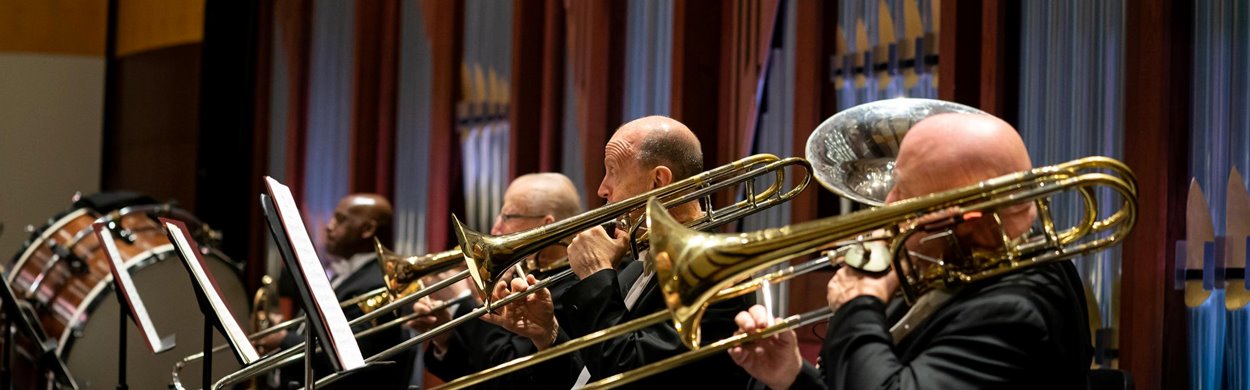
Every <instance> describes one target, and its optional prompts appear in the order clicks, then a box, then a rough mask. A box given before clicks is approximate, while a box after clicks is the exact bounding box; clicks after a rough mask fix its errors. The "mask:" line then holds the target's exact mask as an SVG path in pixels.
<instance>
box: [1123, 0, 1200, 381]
mask: <svg viewBox="0 0 1250 390" xmlns="http://www.w3.org/2000/svg"><path fill="white" fill-rule="evenodd" d="M1192 21H1193V14H1192V8H1191V7H1190V6H1189V5H1186V4H1182V3H1181V2H1174V1H1167V0H1143V1H1130V2H1127V5H1126V9H1125V31H1126V32H1127V35H1126V36H1125V48H1124V55H1125V58H1124V63H1125V64H1133V66H1131V67H1127V68H1126V69H1125V71H1124V77H1125V78H1124V85H1125V90H1124V128H1125V134H1126V135H1127V137H1125V144H1124V160H1125V163H1127V164H1128V165H1129V167H1131V168H1132V169H1133V171H1134V172H1135V173H1136V174H1137V184H1138V188H1141V189H1143V190H1142V191H1139V192H1138V209H1139V214H1138V219H1137V225H1136V227H1135V228H1134V230H1133V234H1132V235H1130V236H1129V237H1128V238H1127V239H1126V240H1125V241H1124V252H1123V258H1124V265H1123V270H1122V271H1121V275H1122V276H1121V296H1123V297H1124V299H1123V300H1122V301H1121V302H1120V325H1121V329H1120V368H1121V369H1124V370H1127V371H1128V372H1129V373H1131V374H1132V375H1133V377H1134V379H1135V381H1136V383H1137V388H1138V389H1142V390H1154V389H1179V388H1186V387H1188V374H1189V372H1188V371H1189V370H1188V366H1189V364H1188V358H1187V356H1188V355H1187V352H1186V346H1185V343H1186V337H1185V335H1186V332H1187V329H1186V323H1185V314H1184V313H1185V311H1184V302H1183V301H1182V299H1183V295H1182V293H1181V292H1180V291H1176V290H1174V289H1173V288H1172V287H1171V286H1172V283H1171V281H1172V280H1171V277H1172V273H1171V270H1173V269H1174V266H1175V264H1176V259H1175V258H1174V257H1175V256H1174V253H1175V252H1174V251H1173V248H1174V246H1175V243H1176V241H1177V240H1178V239H1182V238H1184V234H1185V195H1186V190H1187V185H1188V179H1189V171H1188V164H1189V163H1188V162H1189V138H1190V127H1189V123H1190V122H1189V116H1190V112H1189V104H1190V103H1189V102H1190V101H1191V99H1190V96H1189V95H1190V84H1189V80H1191V79H1192V72H1193V71H1192V68H1191V66H1192V65H1191V63H1190V61H1191V58H1192V57H1193V47H1192V42H1193V37H1192V26H1193V24H1192V23H1193V22H1192Z"/></svg>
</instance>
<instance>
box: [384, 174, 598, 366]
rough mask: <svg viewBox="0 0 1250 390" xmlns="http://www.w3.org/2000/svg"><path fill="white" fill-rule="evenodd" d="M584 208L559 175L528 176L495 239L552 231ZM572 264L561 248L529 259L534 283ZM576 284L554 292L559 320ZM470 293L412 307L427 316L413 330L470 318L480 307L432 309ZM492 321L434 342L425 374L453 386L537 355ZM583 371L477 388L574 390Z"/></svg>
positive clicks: (515, 187)
mask: <svg viewBox="0 0 1250 390" xmlns="http://www.w3.org/2000/svg"><path fill="white" fill-rule="evenodd" d="M581 204H582V202H581V196H579V195H578V192H577V188H576V187H574V186H573V182H572V181H570V180H569V178H568V177H566V176H564V175H562V174H559V173H535V174H528V175H523V176H520V177H518V178H516V180H513V181H512V184H510V185H509V186H508V190H507V191H506V192H505V193H504V200H503V207H502V208H501V209H500V210H499V214H498V215H497V216H496V217H495V225H494V226H493V227H492V228H491V234H493V235H502V234H510V233H515V232H519V231H523V230H528V229H533V228H536V227H540V226H543V225H547V224H550V223H552V222H555V221H559V220H562V219H565V218H568V217H571V216H573V215H576V214H578V213H580V212H581V211H582V206H581ZM567 258H568V255H567V254H566V253H565V248H564V246H563V245H561V244H557V245H553V246H550V247H548V248H546V249H543V250H541V251H539V252H538V253H537V254H536V255H534V256H531V257H530V258H528V259H526V261H525V268H526V269H527V270H529V272H530V273H531V274H532V275H531V276H532V277H534V278H536V279H542V278H546V277H549V276H551V275H553V274H555V273H557V272H558V269H553V268H556V267H560V266H561V265H563V264H565V263H566V259H567ZM574 282H576V281H575V280H572V279H565V280H564V281H562V282H560V283H556V284H554V285H552V286H551V288H550V290H549V294H550V297H549V298H548V299H551V298H554V299H555V300H556V302H557V304H556V305H555V307H554V308H553V312H554V315H555V316H557V317H560V316H562V315H563V308H562V305H560V304H559V302H560V296H561V295H562V294H563V293H564V291H565V290H566V289H568V287H569V286H571V285H572V284H573V283H574ZM469 288H470V287H469V285H468V283H467V281H466V283H459V284H456V285H454V287H452V288H448V289H445V290H448V291H446V292H447V293H449V294H448V295H449V296H448V295H444V296H442V297H436V298H435V299H422V300H420V301H418V302H417V303H415V304H414V305H413V312H415V313H419V314H426V315H424V316H422V317H419V318H417V319H414V320H413V321H410V322H409V323H408V326H409V327H411V328H413V329H415V330H417V331H419V332H425V331H427V330H429V329H431V328H434V327H436V326H438V325H441V324H444V323H446V322H448V321H450V320H451V318H452V316H453V312H454V315H455V316H462V315H465V314H466V313H468V312H469V311H471V310H472V309H473V306H477V305H457V307H456V308H455V310H439V311H437V312H435V311H432V310H431V309H432V308H434V307H437V306H441V305H442V304H443V302H442V301H441V300H439V299H448V298H454V297H456V296H463V295H467V294H469V290H468V289H469ZM501 288H502V286H501ZM479 304H480V303H479ZM492 319H494V318H493V317H489V316H488V317H487V318H484V320H487V321H469V322H466V323H464V324H462V325H460V326H457V327H455V328H453V330H452V331H449V332H445V333H442V334H440V335H439V336H437V337H435V338H433V339H432V340H431V341H430V343H431V347H430V348H428V349H426V355H425V364H426V368H427V369H429V371H430V373H432V374H434V375H435V376H438V377H439V378H440V379H443V380H445V381H450V380H452V379H456V378H459V377H461V376H464V375H467V374H471V373H474V372H478V371H482V370H485V369H487V368H490V367H493V366H495V365H498V364H500V363H504V362H507V361H509V360H512V359H515V358H518V357H522V356H526V355H531V354H533V353H534V352H535V351H536V349H537V348H536V347H535V345H534V343H533V342H532V341H530V338H528V337H525V336H520V335H517V334H514V333H512V332H509V331H507V330H504V329H502V328H500V327H499V326H497V325H493V324H491V323H489V322H488V321H489V320H492ZM580 370H581V365H580V363H579V362H578V361H573V362H572V363H571V364H568V363H567V362H566V364H565V365H561V366H551V367H547V366H544V367H539V368H538V369H533V370H524V371H522V372H518V373H515V374H512V375H509V376H507V377H505V378H501V379H499V380H497V381H492V382H489V383H486V384H483V385H479V386H478V387H477V388H501V389H502V388H509V389H511V388H552V387H558V388H569V387H571V386H572V385H573V380H575V379H576V378H577V374H578V372H580ZM553 371H554V372H553ZM561 378H562V379H561Z"/></svg>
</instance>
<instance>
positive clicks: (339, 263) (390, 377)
mask: <svg viewBox="0 0 1250 390" xmlns="http://www.w3.org/2000/svg"><path fill="white" fill-rule="evenodd" d="M391 215H392V211H391V203H390V202H388V201H387V200H386V198H383V197H382V196H379V195H375V194H352V195H348V196H345V197H343V198H342V199H341V200H339V203H338V205H337V206H336V207H335V208H334V217H333V219H331V220H330V222H329V223H328V224H326V228H325V251H326V253H328V254H329V255H330V256H331V259H332V260H331V262H330V263H329V264H327V268H328V269H327V271H328V273H330V286H331V287H333V288H334V294H335V295H336V296H337V297H338V300H339V301H346V300H348V299H351V298H355V297H357V296H359V295H363V294H366V293H368V292H371V291H374V290H376V289H378V288H381V287H383V286H384V282H383V280H382V270H381V267H380V266H379V264H378V261H377V253H376V252H375V251H374V244H373V240H374V237H377V238H378V239H379V240H380V241H382V242H383V243H384V244H389V242H390V239H391ZM343 314H344V315H346V317H347V319H348V320H351V319H354V318H356V317H359V316H361V315H364V313H363V312H362V311H361V310H360V308H359V307H357V306H354V305H353V306H350V307H344V308H343ZM387 318H388V317H382V319H379V320H378V322H382V321H385V320H386V319H387ZM391 318H393V317H391ZM368 326H369V325H368V324H365V325H362V326H359V327H356V328H355V329H353V330H354V331H361V330H363V329H364V328H367V327H368ZM304 329H305V328H302V327H301V328H300V329H299V330H297V331H293V332H287V331H285V330H283V331H279V332H277V333H275V334H273V335H270V336H266V337H265V338H263V339H261V340H257V341H256V342H255V343H256V344H257V347H258V348H259V349H260V350H261V351H262V352H263V353H267V352H268V351H271V350H274V349H275V348H282V349H287V348H291V347H294V346H295V345H296V344H298V343H300V342H303V341H304V338H305V336H304V334H303V333H304ZM356 341H357V343H359V345H360V351H361V353H363V354H364V355H365V356H369V355H373V354H376V353H378V352H382V351H383V350H385V349H386V348H389V347H390V346H392V345H395V344H398V343H399V342H401V341H403V333H402V332H401V329H399V328H393V329H390V330H387V331H383V332H379V333H377V334H375V335H372V336H370V337H364V338H359V339H357V340H356ZM320 356H321V358H320V359H318V362H317V363H318V364H317V366H316V368H315V372H316V373H317V375H318V376H323V375H327V374H329V373H330V372H332V371H331V366H330V364H329V361H328V360H326V359H325V357H324V355H320ZM413 357H414V356H413V355H412V354H401V355H399V356H398V357H397V358H396V359H395V360H396V363H397V364H394V365H388V366H385V367H383V368H381V369H377V370H374V371H369V372H368V373H367V374H365V375H351V376H348V377H347V378H345V379H344V380H342V381H339V382H336V383H334V384H333V385H332V386H334V387H336V388H345V389H346V388H384V389H402V388H406V387H407V378H408V372H409V368H408V367H411V366H412V363H411V361H412V359H413ZM280 377H281V378H282V379H281V382H280V383H284V384H298V382H300V381H302V380H303V378H304V376H303V367H300V366H298V365H295V366H293V367H288V368H286V369H283V370H282V371H281V373H280ZM293 382H294V383H293Z"/></svg>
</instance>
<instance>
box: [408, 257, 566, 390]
mask: <svg viewBox="0 0 1250 390" xmlns="http://www.w3.org/2000/svg"><path fill="white" fill-rule="evenodd" d="M552 274H554V272H553V273H543V274H535V275H534V276H535V277H536V278H538V279H544V278H547V277H550V276H551V275H552ZM576 281H577V280H576V279H575V278H566V279H564V280H562V281H560V282H557V283H555V284H553V285H551V286H549V287H548V290H549V291H550V292H551V299H552V302H553V304H554V307H555V314H556V320H557V321H558V322H559V323H561V324H563V323H564V321H566V316H565V310H564V305H563V304H562V303H561V302H562V300H561V297H562V296H563V295H564V293H565V291H567V290H568V288H569V287H570V286H572V285H573V283H575V282H576ZM474 308H475V307H473V305H468V304H462V305H460V306H459V307H457V310H456V313H455V316H463V315H465V314H468V312H470V311H472V310H473V309H474ZM537 351H538V348H537V347H535V346H534V343H533V342H531V341H530V340H529V339H528V338H525V337H522V336H519V335H517V334H515V333H512V332H510V331H508V330H506V329H504V328H501V327H498V326H496V325H494V324H491V323H489V322H486V321H482V320H480V319H479V320H472V321H468V322H465V323H463V324H461V325H460V326H457V327H455V328H453V329H452V331H451V337H450V338H449V339H448V342H447V353H446V354H444V355H443V356H442V359H439V358H437V357H436V356H435V354H434V348H433V347H430V348H426V352H425V365H426V366H425V367H426V369H428V370H429V371H430V373H432V374H434V375H435V376H438V377H439V378H440V379H443V380H446V381H450V380H453V379H456V378H459V377H461V376H465V375H468V374H472V373H477V372H481V371H484V370H486V369H488V368H491V367H494V366H496V365H499V364H502V363H506V362H508V361H511V360H513V359H516V358H519V357H522V356H529V355H532V354H534V353H535V352H537ZM581 369H582V364H581V360H580V359H574V360H571V361H570V360H562V361H557V362H550V363H545V364H540V365H538V366H536V367H533V368H531V369H526V370H521V371H519V372H516V373H513V374H510V375H507V376H504V377H502V378H497V379H493V380H491V381H489V382H486V383H483V384H480V385H477V386H475V387H474V388H476V389H517V388H531V389H533V388H537V389H552V388H559V389H567V388H570V387H572V386H573V382H574V381H576V380H577V375H578V374H580V373H581Z"/></svg>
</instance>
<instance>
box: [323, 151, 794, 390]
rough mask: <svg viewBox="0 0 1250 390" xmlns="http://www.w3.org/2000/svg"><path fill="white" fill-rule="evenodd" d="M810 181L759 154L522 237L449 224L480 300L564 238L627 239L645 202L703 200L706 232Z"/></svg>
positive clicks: (697, 224)
mask: <svg viewBox="0 0 1250 390" xmlns="http://www.w3.org/2000/svg"><path fill="white" fill-rule="evenodd" d="M791 167H793V168H795V169H801V170H802V173H803V174H802V175H800V176H798V177H797V180H796V181H795V183H794V184H793V185H790V186H787V183H786V172H785V171H786V169H787V168H791ZM763 176H772V177H773V179H772V181H771V182H770V183H769V185H768V187H766V188H764V189H763V190H759V191H757V189H756V188H755V180H756V179H757V178H760V177H763ZM810 182H811V165H810V164H809V163H808V162H807V160H804V159H802V158H797V157H791V158H785V159H782V158H778V157H777V156H774V155H771V154H758V155H754V156H750V157H746V158H743V159H741V160H738V161H735V162H733V163H730V164H727V165H723V166H720V167H717V168H714V169H712V170H710V171H705V172H703V173H700V174H699V175H696V176H693V177H690V178H687V179H684V180H680V181H677V182H673V183H670V184H669V185H667V186H664V187H661V188H658V189H654V190H651V191H649V192H646V193H643V194H640V195H638V196H634V197H631V198H629V199H626V200H623V201H620V202H617V203H613V204H609V205H607V206H604V207H601V208H598V209H595V210H591V211H587V212H585V213H582V214H578V215H576V216H573V217H570V218H567V219H564V220H560V221H556V222H554V223H551V224H548V225H544V226H541V227H538V228H534V229H530V230H526V231H523V232H517V233H513V234H507V235H501V236H487V235H484V234H481V233H478V232H474V231H472V230H469V229H468V228H466V227H465V226H464V225H463V224H461V223H460V222H459V220H455V218H454V216H453V222H454V224H455V230H456V235H457V238H459V239H460V244H461V248H462V249H463V251H464V255H465V261H466V262H467V263H468V265H469V269H468V270H467V272H468V273H469V274H470V276H469V277H471V278H472V280H473V284H474V288H476V289H478V290H479V291H482V292H484V293H483V294H482V295H483V296H486V297H489V291H490V290H489V286H493V285H494V284H495V283H496V282H497V279H498V278H499V277H500V275H501V274H503V273H504V271H506V270H507V269H508V268H511V267H512V266H513V265H515V264H517V263H519V262H521V261H522V260H523V259H524V258H525V257H527V256H529V255H531V254H534V253H537V252H538V251H540V250H542V249H543V248H546V247H548V246H549V245H552V244H554V243H556V242H559V241H560V240H562V239H565V238H566V237H568V236H571V235H573V234H576V233H578V232H581V231H583V230H586V229H590V228H592V227H595V226H599V225H602V224H605V223H608V222H613V221H619V222H618V224H620V225H624V226H629V227H630V229H629V230H630V231H631V232H630V235H631V236H633V235H634V233H635V232H634V230H636V227H637V226H640V225H641V224H642V222H643V221H642V217H643V214H645V213H644V211H645V205H646V201H647V199H649V198H652V197H655V198H659V199H663V201H662V202H663V204H664V205H665V207H673V206H677V205H681V204H685V203H689V202H692V201H702V202H703V204H704V206H705V207H704V210H705V214H704V216H703V217H701V218H699V219H696V220H694V221H691V222H690V224H691V227H692V228H694V229H699V230H706V229H712V228H716V227H719V226H721V225H723V224H726V223H729V222H732V221H735V220H737V219H740V218H743V217H745V216H748V215H751V214H754V213H756V212H759V211H761V210H764V209H767V208H769V207H772V206H775V205H778V204H781V203H784V202H786V201H789V200H790V199H793V198H794V197H795V196H798V194H799V193H800V192H802V191H803V189H804V188H806V187H807V185H808V184H809V183H810ZM739 185H745V190H744V191H745V193H744V199H743V200H740V201H737V202H735V203H733V204H731V205H729V206H727V207H724V208H722V209H719V210H714V209H712V207H711V204H712V203H711V196H712V194H714V193H716V192H718V191H722V190H726V189H731V188H734V187H736V186H739ZM633 214H638V216H637V217H634V216H632V215H633ZM646 239H647V238H646V235H643V236H640V237H639V238H638V241H639V242H637V243H635V244H634V247H635V248H637V247H638V246H639V245H643V241H646ZM457 276H460V275H457ZM572 276H573V271H572V270H571V269H566V270H564V271H561V272H560V273H557V274H556V275H552V276H550V277H547V278H545V279H543V280H541V281H539V282H538V284H535V285H534V286H531V287H530V288H529V289H528V290H526V291H525V292H521V293H516V294H512V295H509V296H507V297H505V298H503V299H501V300H499V301H497V302H490V301H487V302H485V303H484V304H483V305H482V306H481V307H479V308H477V309H475V310H473V311H472V312H470V313H468V314H466V315H463V316H460V317H456V318H453V319H452V320H451V321H450V322H448V323H445V324H442V325H439V326H437V327H435V328H433V329H430V330H429V331H428V332H425V333H422V334H420V335H417V336H416V337H414V338H412V339H409V340H406V341H404V342H403V343H400V344H397V345H395V346H393V347H391V348H389V349H387V350H385V351H382V352H380V353H378V354H377V355H374V356H370V357H369V358H367V359H365V361H366V362H369V363H372V362H376V361H379V360H382V359H386V358H388V357H390V356H393V355H395V354H398V353H399V352H402V351H404V350H406V349H408V348H411V347H412V346H414V345H417V344H420V343H422V342H425V341H426V340H429V339H430V338H432V337H434V336H436V335H438V334H441V333H443V332H446V331H448V330H450V329H452V328H454V327H456V326H459V325H460V324H462V323H464V322H466V321H469V320H472V319H475V318H478V317H481V316H482V315H484V314H486V313H488V312H490V311H491V310H493V308H496V307H499V306H502V305H507V304H508V303H511V302H514V301H516V300H518V299H521V298H524V297H525V296H527V295H529V294H530V293H532V292H534V291H539V290H542V289H543V288H546V287H547V286H550V285H551V284H554V283H557V282H559V281H561V280H563V279H566V278H569V277H572ZM453 278H454V277H453ZM460 279H463V277H461V278H459V279H456V280H457V281H459V280H460ZM427 289H428V288H427ZM340 377H341V375H338V374H331V375H330V376H327V377H326V378H323V379H322V380H319V381H318V382H317V383H316V386H321V385H323V384H326V383H331V382H333V381H335V380H337V379H338V378H340Z"/></svg>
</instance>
